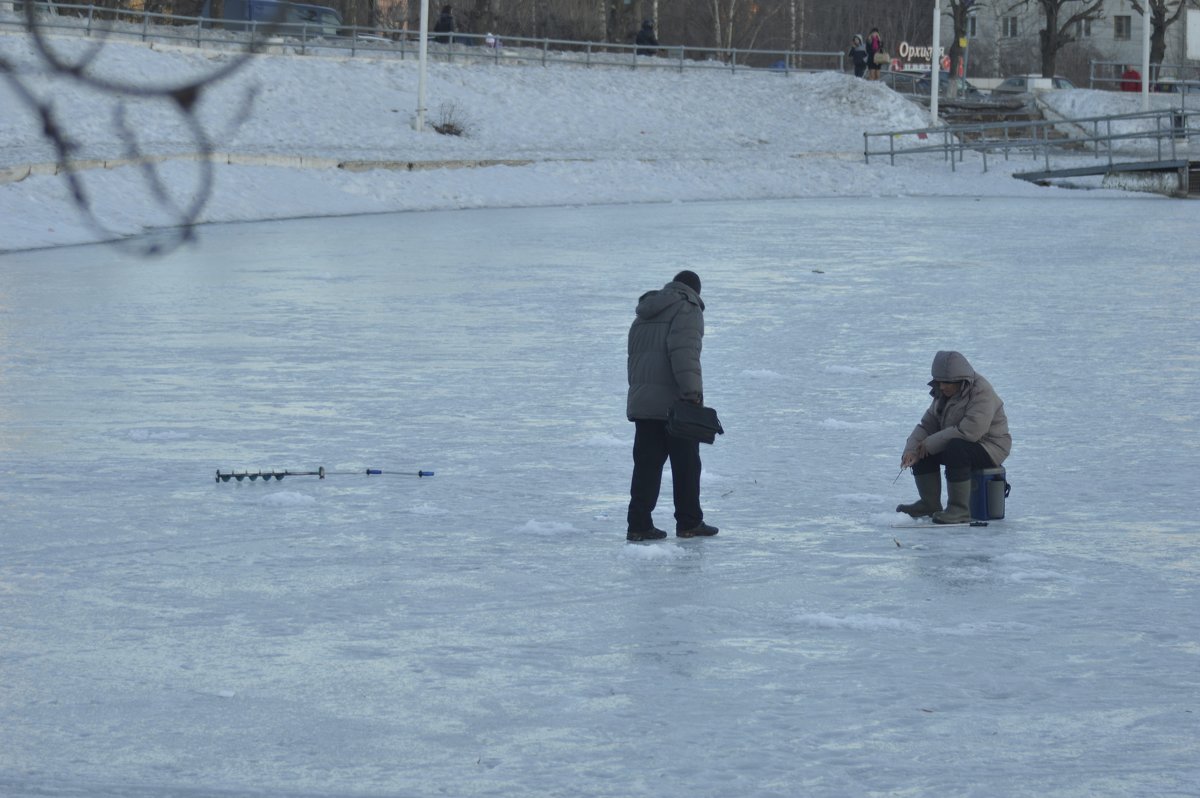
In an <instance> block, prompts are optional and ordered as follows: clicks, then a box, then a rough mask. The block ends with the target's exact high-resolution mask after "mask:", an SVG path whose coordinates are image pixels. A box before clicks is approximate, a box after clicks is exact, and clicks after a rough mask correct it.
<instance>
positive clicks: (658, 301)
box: [625, 282, 704, 421]
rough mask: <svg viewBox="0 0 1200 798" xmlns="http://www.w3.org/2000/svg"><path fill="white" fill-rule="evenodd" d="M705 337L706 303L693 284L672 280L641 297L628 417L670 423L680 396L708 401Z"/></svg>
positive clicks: (632, 341)
mask: <svg viewBox="0 0 1200 798" xmlns="http://www.w3.org/2000/svg"><path fill="white" fill-rule="evenodd" d="M703 338H704V302H703V300H701V299H700V295H699V294H697V293H696V292H695V291H693V290H692V289H691V288H690V287H688V286H686V285H684V284H683V283H676V282H670V283H667V284H666V285H664V286H663V287H662V290H660V291H650V292H648V293H645V294H643V295H642V297H641V299H640V300H638V306H637V318H635V319H634V321H633V325H632V326H631V327H630V328H629V359H628V363H627V368H628V373H629V398H628V400H627V402H626V405H625V416H626V418H628V419H629V420H630V421H634V420H638V419H641V420H649V419H654V420H659V421H666V420H667V411H668V410H670V409H671V405H673V404H674V403H675V401H676V400H677V399H688V400H691V401H697V402H703V401H704V381H703V379H702V377H701V373H700V349H701V346H702V344H703Z"/></svg>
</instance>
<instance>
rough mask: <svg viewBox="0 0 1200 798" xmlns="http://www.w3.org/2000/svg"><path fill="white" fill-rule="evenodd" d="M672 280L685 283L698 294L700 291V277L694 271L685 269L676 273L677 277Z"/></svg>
mask: <svg viewBox="0 0 1200 798" xmlns="http://www.w3.org/2000/svg"><path fill="white" fill-rule="evenodd" d="M672 282H676V283H683V284H684V285H686V286H687V287H688V288H690V289H692V290H693V291H695V292H696V293H697V294H699V293H700V277H699V276H698V275H697V274H696V273H695V272H693V271H688V270H687V269H684V270H683V271H681V272H680V273H679V274H677V275H675V278H674V279H673V280H672Z"/></svg>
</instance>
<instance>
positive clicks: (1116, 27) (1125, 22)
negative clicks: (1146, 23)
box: [1113, 16, 1133, 41]
mask: <svg viewBox="0 0 1200 798" xmlns="http://www.w3.org/2000/svg"><path fill="white" fill-rule="evenodd" d="M1113 36H1114V38H1116V39H1119V40H1121V41H1129V40H1130V39H1131V38H1133V17H1128V16H1125V17H1113Z"/></svg>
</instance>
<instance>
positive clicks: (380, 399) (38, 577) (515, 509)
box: [0, 194, 1200, 798]
mask: <svg viewBox="0 0 1200 798" xmlns="http://www.w3.org/2000/svg"><path fill="white" fill-rule="evenodd" d="M1198 251H1200V228H1198V227H1197V225H1196V206H1195V205H1194V204H1191V203H1187V202H1170V201H1163V200H1154V199H1143V198H1134V199H1112V198H1103V197H1097V196H1088V195H1080V196H1079V197H1078V198H1074V197H1067V198H1064V197H1063V196H1062V195H1061V194H1059V195H1055V196H1054V197H1052V198H1047V199H1046V200H1044V201H1041V200H1029V199H1023V200H1011V199H982V200H971V199H961V198H958V199H909V200H906V201H904V202H897V201H895V200H891V201H885V200H838V201H827V200H805V201H784V202H755V203H714V204H673V205H660V206H614V207H598V208H595V207H594V208H582V209H572V208H564V209H555V210H535V211H518V210H513V211H504V210H492V211H470V212H446V213H424V214H409V215H400V216H379V217H360V218H347V219H330V220H314V221H302V222H291V223H274V224H245V225H234V226H226V227H215V228H208V229H204V230H202V231H201V243H200V245H199V246H198V247H196V248H194V249H191V250H188V251H183V252H178V253H176V254H174V255H172V256H171V257H170V258H168V259H166V260H164V261H143V260H137V259H132V258H130V257H128V256H127V255H125V254H123V253H122V252H121V250H119V249H114V248H109V247H83V248H75V249H62V250H48V251H42V252H28V253H21V254H11V255H6V256H3V257H0V342H2V346H0V473H2V475H3V480H2V481H0V546H2V547H3V548H2V551H3V555H2V558H0V629H2V630H3V631H2V635H3V638H2V642H0V794H2V795H5V796H10V797H13V798H26V797H27V796H62V797H63V798H65V796H72V797H74V796H88V797H89V798H90V797H92V796H96V797H97V798H117V797H118V796H134V797H135V798H150V797H151V796H154V797H155V798H160V797H163V796H166V797H168V798H169V797H172V796H175V797H177V798H199V797H200V796H245V795H255V796H270V797H272V798H274V797H276V796H429V795H448V796H487V795H490V796H518V795H521V796H525V795H529V796H533V795H572V796H613V798H618V797H621V796H656V797H662V796H666V797H668V798H675V797H678V798H695V797H696V796H720V798H728V797H729V796H780V797H781V798H784V797H787V798H791V797H792V796H798V795H813V796H847V795H882V794H887V795H928V796H934V795H937V796H949V795H954V796H993V795H1010V796H1011V795H1028V796H1097V795H1104V796H1182V795H1191V796H1194V795H1196V794H1197V793H1196V790H1197V787H1196V785H1197V784H1200V756H1198V751H1200V700H1198V697H1200V616H1198V612H1197V607H1198V606H1200V590H1198V588H1200V523H1198V522H1197V520H1196V518H1197V516H1196V511H1195V505H1196V501H1197V495H1198V494H1197V491H1196V486H1195V482H1196V476H1197V474H1200V401H1198V400H1197V388H1198V386H1200V356H1198V354H1197V353H1198V352H1200V324H1198V322H1197V318H1200V300H1198V297H1200V267H1197V265H1196V257H1195V255H1196V252H1198ZM681 268H691V269H694V270H695V271H697V272H698V273H699V274H700V276H701V277H702V278H703V281H704V293H703V295H704V298H705V300H706V301H707V303H708V311H707V313H706V320H707V324H708V335H707V337H706V339H705V352H704V368H705V382H706V386H705V388H706V390H705V394H706V399H707V400H708V401H709V402H710V403H711V404H712V405H714V406H715V407H717V408H718V410H719V411H720V412H721V417H722V420H723V422H724V423H725V427H726V430H727V434H726V435H725V436H724V437H723V438H721V439H719V440H718V442H717V444H716V445H715V446H713V447H711V448H710V447H704V450H703V452H702V455H703V457H704V462H705V474H704V479H703V490H704V497H703V498H704V504H705V509H706V512H707V520H708V521H710V522H711V523H714V524H716V525H717V526H720V527H721V530H722V531H721V534H720V535H719V536H718V537H716V538H714V539H709V540H699V541H697V540H693V541H676V540H675V539H674V538H671V539H668V540H667V541H665V542H662V543H659V544H653V545H627V544H626V543H625V542H624V532H625V529H624V513H625V501H626V495H627V489H628V479H629V469H630V465H631V460H630V451H629V450H630V445H631V441H632V425H630V424H628V423H627V422H626V421H625V419H624V415H623V414H624V396H625V373H624V368H625V354H624V347H625V335H626V331H627V329H628V324H629V322H630V321H631V320H632V313H633V307H634V304H635V302H636V299H637V297H638V295H639V294H640V293H642V292H643V291H645V290H648V289H652V288H657V287H660V286H661V285H662V283H664V282H665V281H666V280H668V279H669V278H670V276H671V275H672V274H674V273H675V272H676V271H678V270H679V269H681ZM938 349H957V350H959V351H961V352H963V353H964V354H966V355H967V357H968V358H969V359H970V360H971V362H972V364H973V365H974V366H975V367H976V368H977V369H978V370H979V371H980V372H981V373H983V374H984V375H986V376H987V377H988V379H989V380H991V382H992V383H993V384H994V385H995V386H996V388H997V391H998V392H999V394H1000V395H1001V397H1003V399H1004V400H1005V403H1006V409H1007V412H1008V416H1009V419H1010V423H1011V427H1012V431H1013V439H1014V450H1013V455H1012V457H1011V458H1010V459H1009V461H1008V462H1007V463H1006V466H1007V467H1008V476H1009V481H1010V482H1011V483H1012V484H1013V493H1012V495H1011V496H1010V498H1009V500H1008V517H1007V518H1006V519H1005V520H1003V521H999V522H993V523H992V524H991V525H990V526H988V527H987V528H986V529H965V528H953V529H934V528H922V529H896V528H893V527H892V524H896V523H899V522H900V520H901V519H900V517H899V516H897V515H896V514H895V513H893V512H892V508H894V506H895V505H896V504H897V503H898V502H900V501H907V500H909V499H911V498H912V497H913V496H914V495H915V494H914V490H913V487H912V482H911V478H910V477H909V475H908V474H905V475H903V476H902V477H901V478H900V479H899V481H897V482H895V484H893V478H894V477H895V476H896V472H897V470H898V468H899V458H900V451H901V447H902V445H903V442H904V439H905V437H906V436H907V434H908V432H909V431H910V430H911V428H912V426H913V425H914V424H915V423H916V421H917V420H918V419H919V418H920V415H921V412H922V411H923V410H924V408H925V407H926V405H927V404H928V401H929V397H928V395H927V393H926V391H927V389H926V387H925V382H926V380H927V379H928V369H929V363H930V360H931V358H932V355H933V353H934V352H935V351H936V350H938ZM318 466H324V467H325V468H327V469H329V470H330V471H336V472H359V471H361V470H362V469H365V468H367V467H373V468H381V469H384V470H388V471H395V472H400V473H396V474H391V475H384V476H376V477H367V476H365V475H362V474H360V473H338V474H332V475H330V476H329V477H328V478H327V479H325V480H323V481H322V480H318V479H316V478H315V477H289V478H287V479H285V480H283V481H282V482H278V481H273V482H271V483H269V484H264V483H263V482H261V481H257V482H253V483H251V482H248V481H246V482H242V483H237V482H229V483H217V482H216V481H215V480H214V479H213V477H214V472H215V471H216V470H217V469H218V468H220V469H222V470H227V469H231V468H232V469H251V470H257V469H260V468H262V469H284V468H287V469H292V470H310V469H315V468H316V467H318ZM417 469H428V470H434V471H436V472H437V475H436V476H435V477H433V478H431V479H417V478H416V477H415V476H410V474H413V473H415V472H416V471H417ZM667 484H669V483H667ZM664 499H665V502H663V503H660V508H659V512H658V514H657V516H656V518H657V520H658V522H659V525H660V526H667V525H668V524H670V521H671V519H670V500H669V489H668V490H666V491H665V495H664Z"/></svg>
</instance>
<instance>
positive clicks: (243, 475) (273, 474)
mask: <svg viewBox="0 0 1200 798" xmlns="http://www.w3.org/2000/svg"><path fill="white" fill-rule="evenodd" d="M349 474H366V475H367V476H369V477H371V476H381V475H384V474H392V475H401V476H410V477H411V476H415V477H431V476H433V472H432V471H425V470H420V471H417V472H416V473H415V474H414V473H413V472H412V471H384V470H383V469H381V468H367V469H362V470H358V471H326V470H325V466H318V467H317V470H316V471H288V470H286V469H285V470H283V471H279V470H276V469H272V470H270V471H263V470H261V469H260V470H258V471H232V470H231V471H222V470H221V469H219V468H218V469H217V480H216V481H217V482H228V481H229V480H231V479H236V480H237V481H238V482H241V481H242V480H244V479H248V480H250V481H251V482H254V481H255V480H258V479H261V480H262V481H263V482H270V481H271V480H272V479H274V480H275V481H276V482H278V481H279V480H282V479H283V478H284V477H317V478H318V479H325V477H326V476H346V475H349Z"/></svg>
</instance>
